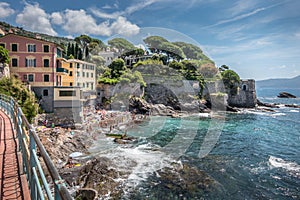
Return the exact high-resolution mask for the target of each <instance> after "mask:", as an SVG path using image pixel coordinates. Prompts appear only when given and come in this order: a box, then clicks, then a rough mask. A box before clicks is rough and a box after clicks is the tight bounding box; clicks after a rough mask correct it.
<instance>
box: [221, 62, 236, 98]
mask: <svg viewBox="0 0 300 200" xmlns="http://www.w3.org/2000/svg"><path fill="white" fill-rule="evenodd" d="M221 75H222V80H223V83H224V86H225V88H226V89H227V91H228V93H229V94H232V95H235V94H237V90H238V87H239V83H240V77H239V75H238V74H237V73H236V72H235V71H233V70H231V69H229V68H228V69H226V70H224V71H223V72H221Z"/></svg>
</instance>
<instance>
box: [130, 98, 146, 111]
mask: <svg viewBox="0 0 300 200" xmlns="http://www.w3.org/2000/svg"><path fill="white" fill-rule="evenodd" d="M150 108H151V107H150V105H149V104H148V103H147V102H146V101H145V100H144V99H142V98H139V97H135V96H133V97H131V98H130V99H129V111H130V112H133V113H135V114H148V113H149V112H150Z"/></svg>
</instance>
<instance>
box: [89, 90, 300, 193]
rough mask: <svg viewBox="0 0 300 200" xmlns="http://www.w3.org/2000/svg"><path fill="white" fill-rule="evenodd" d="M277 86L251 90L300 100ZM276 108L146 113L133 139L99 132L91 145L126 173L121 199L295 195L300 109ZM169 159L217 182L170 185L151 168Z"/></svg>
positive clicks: (263, 96) (299, 177) (268, 98)
mask: <svg viewBox="0 0 300 200" xmlns="http://www.w3.org/2000/svg"><path fill="white" fill-rule="evenodd" d="M285 91H287V92H291V93H292V94H295V95H297V96H300V91H299V90H293V91H289V90H285ZM279 92H281V91H280V90H276V89H266V90H263V89H258V90H257V94H258V98H259V99H260V100H261V101H263V102H275V103H288V104H297V105H300V99H299V98H297V99H278V98H277V97H276V96H277V94H278V93H279ZM275 110H276V112H261V111H255V110H254V111H245V112H243V113H238V114H236V113H231V114H230V113H216V114H214V116H213V118H207V117H202V116H198V115H195V116H189V117H185V118H168V117H151V119H150V120H149V121H147V122H144V123H142V124H140V125H138V126H137V127H135V128H133V129H131V130H128V135H131V136H135V137H137V138H138V142H137V143H134V144H131V145H125V146H120V145H117V144H114V143H113V142H112V140H108V139H107V138H105V137H103V138H102V139H101V138H100V139H99V140H98V146H97V145H96V147H94V149H93V151H94V152H102V153H101V154H104V155H106V156H107V157H109V158H111V159H112V160H114V161H115V162H116V163H115V164H116V166H118V167H119V170H125V171H127V172H129V173H130V176H129V178H128V179H127V180H125V181H124V191H125V193H126V195H125V196H124V197H123V199H300V123H299V120H300V109H299V108H286V107H281V108H277V109H275ZM172 162H177V163H181V164H187V165H189V166H191V167H194V168H196V169H198V170H201V171H203V172H204V173H205V174H207V175H208V176H210V177H211V178H212V179H213V180H214V181H215V183H217V184H216V185H214V186H213V187H211V188H210V189H209V190H201V184H200V183H199V188H200V189H199V188H190V189H187V188H186V187H181V186H180V185H175V186H174V183H170V182H169V181H168V180H164V179H162V178H161V177H160V176H159V175H158V174H157V173H156V171H157V170H161V169H163V168H166V167H169V168H170V167H171V168H172V164H171V163H172ZM190 179H191V180H197V179H195V177H193V175H191V177H190ZM170 184H171V186H170ZM172 184H173V185H172Z"/></svg>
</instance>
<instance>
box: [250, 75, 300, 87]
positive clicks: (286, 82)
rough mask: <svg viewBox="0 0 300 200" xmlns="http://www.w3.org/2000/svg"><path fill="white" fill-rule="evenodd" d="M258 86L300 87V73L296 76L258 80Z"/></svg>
mask: <svg viewBox="0 0 300 200" xmlns="http://www.w3.org/2000/svg"><path fill="white" fill-rule="evenodd" d="M256 88H257V89H260V88H278V89H286V88H290V89H300V75H299V76H296V77H294V78H278V79H267V80H260V81H256Z"/></svg>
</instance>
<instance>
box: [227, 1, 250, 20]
mask: <svg viewBox="0 0 300 200" xmlns="http://www.w3.org/2000/svg"><path fill="white" fill-rule="evenodd" d="M254 6H255V1H253V0H252V1H245V0H239V1H237V2H235V3H234V5H233V7H231V8H229V9H228V10H227V12H228V13H229V14H230V15H231V16H236V15H238V14H241V13H243V12H246V11H248V10H249V9H253V8H254Z"/></svg>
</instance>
